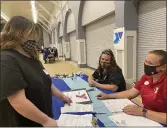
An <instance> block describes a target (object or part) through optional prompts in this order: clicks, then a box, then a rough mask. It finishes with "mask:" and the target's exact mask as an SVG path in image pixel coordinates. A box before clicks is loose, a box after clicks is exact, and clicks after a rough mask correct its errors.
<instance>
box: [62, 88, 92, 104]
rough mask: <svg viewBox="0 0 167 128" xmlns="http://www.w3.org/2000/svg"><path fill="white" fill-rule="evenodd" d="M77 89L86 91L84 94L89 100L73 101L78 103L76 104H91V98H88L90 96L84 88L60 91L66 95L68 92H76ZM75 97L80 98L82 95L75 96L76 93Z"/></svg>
mask: <svg viewBox="0 0 167 128" xmlns="http://www.w3.org/2000/svg"><path fill="white" fill-rule="evenodd" d="M78 91H84V92H85V93H86V94H85V95H86V96H87V97H88V99H89V100H88V101H79V102H75V103H78V104H91V103H92V100H91V98H90V96H89V94H88V92H87V90H86V89H85V88H81V89H74V90H68V91H62V93H63V94H65V95H66V94H67V93H68V92H69V93H70V92H78ZM67 96H68V95H67ZM81 96H82V95H81ZM76 98H81V99H82V97H77V95H76Z"/></svg>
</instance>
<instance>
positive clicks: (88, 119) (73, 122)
mask: <svg viewBox="0 0 167 128" xmlns="http://www.w3.org/2000/svg"><path fill="white" fill-rule="evenodd" d="M57 124H58V126H73V127H74V126H93V125H92V115H91V114H88V115H70V114H61V116H60V118H59V120H57Z"/></svg>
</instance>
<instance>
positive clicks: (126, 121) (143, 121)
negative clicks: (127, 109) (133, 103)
mask: <svg viewBox="0 0 167 128" xmlns="http://www.w3.org/2000/svg"><path fill="white" fill-rule="evenodd" d="M109 119H111V120H112V121H113V122H115V124H117V125H118V126H162V125H161V124H159V123H157V122H155V121H152V120H150V119H147V118H145V117H142V116H133V115H127V114H125V113H123V112H122V113H119V114H116V115H112V116H110V117H109Z"/></svg>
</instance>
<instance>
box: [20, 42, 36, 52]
mask: <svg viewBox="0 0 167 128" xmlns="http://www.w3.org/2000/svg"><path fill="white" fill-rule="evenodd" d="M35 47H36V41H35V40H27V41H26V42H24V43H23V44H22V48H23V50H24V51H25V52H27V53H29V52H31V51H32V50H33V49H35Z"/></svg>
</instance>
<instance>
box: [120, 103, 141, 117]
mask: <svg viewBox="0 0 167 128" xmlns="http://www.w3.org/2000/svg"><path fill="white" fill-rule="evenodd" d="M142 110H143V108H142V107H139V106H136V105H127V106H126V107H124V108H123V112H124V113H126V114H128V115H135V116H143V112H142Z"/></svg>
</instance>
